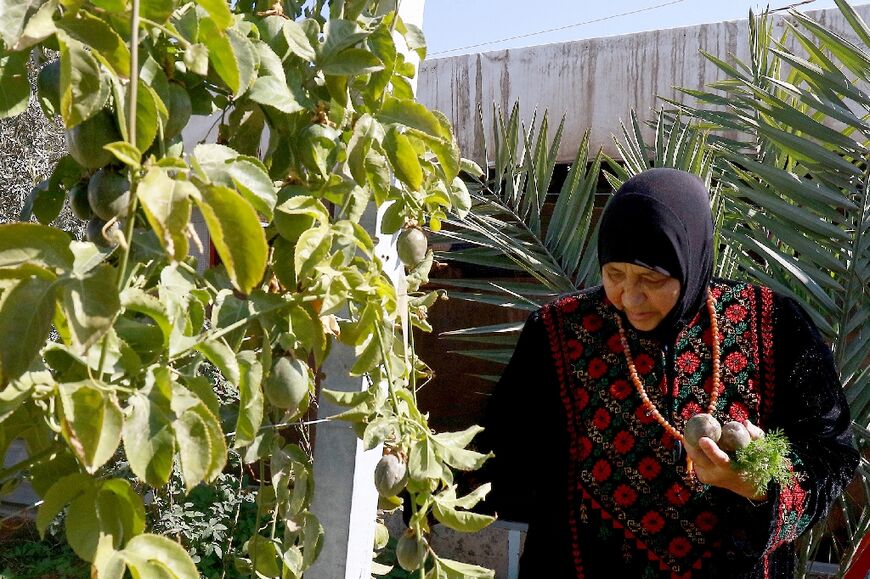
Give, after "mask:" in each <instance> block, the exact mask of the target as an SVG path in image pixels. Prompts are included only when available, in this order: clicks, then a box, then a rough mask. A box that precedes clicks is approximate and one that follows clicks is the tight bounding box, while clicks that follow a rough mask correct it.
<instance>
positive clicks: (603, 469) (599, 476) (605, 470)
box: [592, 459, 612, 482]
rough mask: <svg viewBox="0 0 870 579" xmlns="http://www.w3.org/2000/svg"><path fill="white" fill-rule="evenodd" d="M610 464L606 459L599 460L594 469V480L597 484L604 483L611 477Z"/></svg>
mask: <svg viewBox="0 0 870 579" xmlns="http://www.w3.org/2000/svg"><path fill="white" fill-rule="evenodd" d="M611 470H612V469H611V468H610V463H609V462H607V461H606V460H604V459H601V460H599V461H598V462H596V463H595V466H593V467H592V478H594V479H595V480H596V481H597V482H602V481H605V480H607V479H608V477H610V472H611Z"/></svg>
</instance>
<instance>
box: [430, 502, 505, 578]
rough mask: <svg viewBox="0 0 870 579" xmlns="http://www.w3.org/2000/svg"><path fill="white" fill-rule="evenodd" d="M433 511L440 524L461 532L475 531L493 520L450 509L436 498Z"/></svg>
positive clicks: (493, 518)
mask: <svg viewBox="0 0 870 579" xmlns="http://www.w3.org/2000/svg"><path fill="white" fill-rule="evenodd" d="M433 512H434V514H435V518H436V519H438V521H439V522H440V523H441V524H443V525H444V526H446V527H450V528H451V529H453V530H454V531H459V532H461V533H476V532H477V531H480V530H481V529H483V528H485V527H487V526H488V525H489V524H491V523H492V522H494V521H495V517H491V516H489V515H479V514H477V513H472V512H469V511H459V510H456V509H452V508H450V507H446V506H444V505H442V504H441V503H439V502H438V501H437V500H436V501H435V508H434V509H433ZM463 576H464V575H463Z"/></svg>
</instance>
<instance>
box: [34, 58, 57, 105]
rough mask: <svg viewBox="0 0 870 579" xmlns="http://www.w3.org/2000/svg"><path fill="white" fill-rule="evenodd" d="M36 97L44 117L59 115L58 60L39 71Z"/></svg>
mask: <svg viewBox="0 0 870 579" xmlns="http://www.w3.org/2000/svg"><path fill="white" fill-rule="evenodd" d="M36 95H37V98H38V99H39V106H41V107H42V112H44V113H45V116H47V117H53V116H55V115H59V114H60V59H57V60H53V61H51V62H49V63H48V64H46V65H45V66H43V67H42V70H40V71H39V76H37V77H36Z"/></svg>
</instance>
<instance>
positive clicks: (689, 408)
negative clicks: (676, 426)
mask: <svg viewBox="0 0 870 579" xmlns="http://www.w3.org/2000/svg"><path fill="white" fill-rule="evenodd" d="M702 412H704V409H703V408H701V405H700V404H698V403H697V402H689V403H687V404H686V405H685V406H683V409H682V410H680V416H682V417H683V420H688V419H690V418H691V417H693V416H694V415H696V414H700V413H702Z"/></svg>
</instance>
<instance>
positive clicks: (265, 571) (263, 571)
mask: <svg viewBox="0 0 870 579" xmlns="http://www.w3.org/2000/svg"><path fill="white" fill-rule="evenodd" d="M245 550H246V551H247V552H248V557H250V559H251V561H252V563H253V566H254V571H255V574H256V576H258V577H280V576H281V565H282V563H281V554H280V552H279V549H278V544H277V543H276V541H275V540H274V539H268V538H266V537H263V536H262V535H254V536H253V537H251V538H250V539H248V542H247V543H245Z"/></svg>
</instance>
